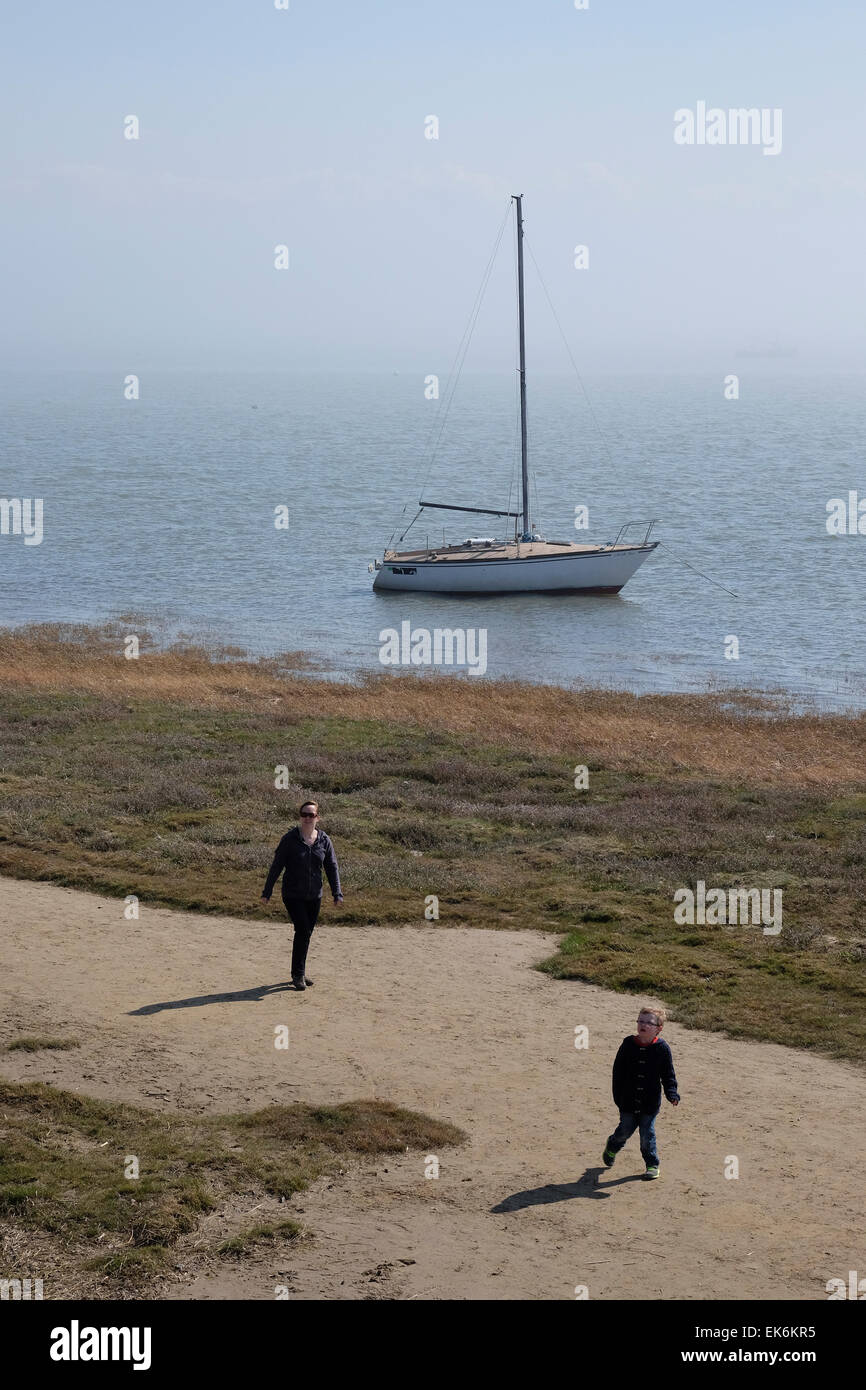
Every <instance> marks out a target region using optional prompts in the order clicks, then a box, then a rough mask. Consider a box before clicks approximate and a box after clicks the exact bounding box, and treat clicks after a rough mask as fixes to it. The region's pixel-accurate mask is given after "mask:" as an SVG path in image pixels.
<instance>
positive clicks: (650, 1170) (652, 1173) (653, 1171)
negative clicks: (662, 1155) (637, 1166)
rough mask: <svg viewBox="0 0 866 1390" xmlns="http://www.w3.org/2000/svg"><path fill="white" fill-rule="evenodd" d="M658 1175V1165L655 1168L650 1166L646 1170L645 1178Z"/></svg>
mask: <svg viewBox="0 0 866 1390" xmlns="http://www.w3.org/2000/svg"><path fill="white" fill-rule="evenodd" d="M658 1176H659V1170H658V1166H656V1167H654V1168H653V1167H648V1168H647V1170H646V1172H645V1173H644V1177H645V1178H657V1177H658Z"/></svg>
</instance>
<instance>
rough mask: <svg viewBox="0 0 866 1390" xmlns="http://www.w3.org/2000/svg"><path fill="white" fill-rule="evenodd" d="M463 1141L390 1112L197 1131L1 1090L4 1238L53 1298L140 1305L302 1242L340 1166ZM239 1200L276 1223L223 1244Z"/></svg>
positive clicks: (381, 1107) (237, 1118)
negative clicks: (308, 1199)
mask: <svg viewBox="0 0 866 1390" xmlns="http://www.w3.org/2000/svg"><path fill="white" fill-rule="evenodd" d="M464 1137H465V1136H464V1135H463V1134H462V1133H461V1131H460V1130H457V1129H455V1128H454V1126H453V1125H448V1124H441V1123H439V1122H437V1121H435V1120H431V1119H429V1118H428V1117H427V1116H424V1115H419V1114H416V1113H415V1112H414V1111H410V1110H401V1109H399V1108H398V1107H397V1106H394V1105H388V1104H385V1103H383V1102H381V1101H356V1102H353V1103H351V1104H345V1105H336V1106H318V1107H316V1106H310V1105H289V1106H269V1107H268V1108H267V1109H265V1110H260V1111H257V1112H255V1113H253V1114H248V1115H214V1116H198V1117H190V1116H187V1115H176V1114H165V1113H159V1112H156V1111H152V1110H144V1109H142V1108H140V1107H138V1106H134V1105H125V1104H113V1103H109V1102H106V1101H101V1100H93V1099H90V1098H88V1097H86V1096H79V1095H73V1094H71V1093H69V1092H67V1091H61V1090H57V1089H55V1088H54V1087H51V1086H45V1085H42V1084H40V1083H37V1084H29V1085H16V1084H13V1083H11V1082H5V1081H2V1080H0V1224H2V1226H3V1229H4V1237H5V1239H6V1240H9V1238H10V1233H12V1232H14V1233H15V1241H14V1244H15V1247H16V1258H17V1260H18V1264H19V1267H20V1268H22V1269H24V1270H27V1269H28V1268H37V1269H40V1270H46V1271H48V1272H47V1275H46V1276H45V1297H46V1298H56V1297H58V1296H61V1294H60V1293H59V1292H58V1288H59V1289H61V1290H64V1291H67V1292H68V1291H69V1290H70V1289H71V1290H73V1291H74V1294H75V1296H76V1297H118V1296H122V1295H123V1294H125V1293H126V1294H130V1293H131V1294H135V1293H137V1292H139V1291H142V1290H144V1289H145V1288H146V1286H147V1283H148V1281H150V1280H151V1279H152V1278H153V1276H155V1275H156V1276H158V1275H160V1274H163V1273H166V1272H167V1271H169V1270H170V1269H172V1268H187V1269H188V1270H189V1272H191V1273H194V1272H198V1271H200V1270H201V1269H202V1268H207V1267H209V1266H210V1267H212V1266H213V1264H214V1262H216V1261H218V1260H224V1259H230V1258H239V1257H243V1256H244V1255H245V1254H247V1253H248V1252H250V1251H251V1250H254V1249H255V1248H256V1247H257V1246H258V1245H261V1244H262V1243H263V1242H268V1243H270V1244H276V1243H278V1242H284V1241H291V1240H294V1239H296V1238H298V1237H299V1236H300V1235H301V1233H302V1228H301V1226H300V1225H299V1223H298V1222H297V1221H295V1220H293V1219H292V1217H291V1207H290V1205H288V1203H289V1201H290V1199H291V1198H292V1196H293V1195H294V1194H295V1193H298V1192H302V1191H303V1190H304V1189H305V1188H306V1187H307V1186H308V1185H309V1184H310V1183H311V1182H312V1181H313V1180H314V1179H315V1178H317V1177H319V1176H321V1175H322V1174H323V1173H331V1172H335V1171H337V1170H338V1169H339V1168H340V1166H341V1161H342V1162H345V1161H346V1160H349V1159H357V1158H359V1157H361V1156H370V1155H376V1154H389V1153H403V1152H405V1151H406V1149H407V1148H409V1149H411V1150H413V1151H414V1150H418V1151H419V1153H420V1154H424V1153H427V1152H430V1151H431V1149H432V1150H433V1151H435V1152H440V1151H441V1150H442V1148H444V1147H445V1146H447V1145H453V1144H459V1143H462V1142H463V1139H464ZM131 1158H135V1159H136V1160H137V1162H138V1176H130V1175H129V1174H130V1173H131V1172H132V1171H133V1170H132V1168H131V1166H130V1159H131ZM418 1171H419V1175H422V1174H423V1167H422V1164H421V1163H420V1161H419V1169H418ZM238 1196H241V1197H242V1198H243V1199H244V1205H245V1207H246V1208H249V1206H250V1204H251V1201H255V1200H256V1199H257V1198H258V1199H260V1201H261V1202H262V1203H264V1204H266V1205H268V1206H269V1207H270V1210H271V1212H272V1213H273V1215H272V1217H271V1219H270V1220H268V1221H266V1222H260V1223H258V1224H256V1225H254V1226H252V1227H249V1226H246V1227H244V1228H242V1229H241V1230H239V1231H234V1232H233V1234H231V1235H230V1236H228V1237H226V1238H224V1237H225V1232H226V1229H228V1228H230V1226H231V1218H230V1212H231V1209H232V1206H233V1201H234V1199H236V1198H237V1197H238ZM268 1199H271V1200H270V1202H268ZM280 1200H282V1201H283V1203H285V1204H286V1205H284V1206H283V1207H282V1208H280V1207H278V1206H277V1205H276V1203H277V1202H279V1201H280ZM223 1214H225V1215H224V1219H223V1220H222V1221H221V1220H220V1218H221V1215H223ZM205 1216H208V1217H210V1218H211V1219H210V1221H209V1223H208V1229H207V1231H205V1230H204V1228H203V1227H202V1220H203V1218H204V1217H205ZM8 1262H9V1255H8V1254H7V1258H6V1263H7V1265H8Z"/></svg>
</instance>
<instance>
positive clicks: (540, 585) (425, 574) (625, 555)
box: [373, 541, 658, 594]
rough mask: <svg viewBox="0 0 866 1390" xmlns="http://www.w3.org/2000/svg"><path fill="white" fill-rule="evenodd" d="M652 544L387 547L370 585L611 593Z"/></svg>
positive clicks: (495, 591)
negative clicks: (495, 552)
mask: <svg viewBox="0 0 866 1390" xmlns="http://www.w3.org/2000/svg"><path fill="white" fill-rule="evenodd" d="M657 545H658V541H651V542H649V543H648V544H646V545H622V546H616V547H603V546H600V547H594V546H586V547H584V548H582V549H576V550H567V551H563V552H561V553H560V554H553V555H551V554H549V553H548V554H542V555H533V554H527V555H525V556H520V557H511V556H509V557H502V558H500V559H493V558H491V559H486V558H484V557H483V556H481V555H479V556H477V557H472V558H467V559H453V558H451V557H447V558H446V557H445V556H439V557H438V558H435V559H433V558H431V559H427V558H416V557H415V556H414V555H412V554H411V553H410V554H405V555H403V556H400V555H398V554H394V553H393V552H389V553H386V556H385V559H384V560H383V561H382V563H381V567H380V568H379V569H378V570H377V571H376V578H375V580H374V581H373V588H374V589H397V590H402V591H404V592H412V591H417V592H419V593H440V594H519V593H547V594H617V593H619V591H620V589H621V588H622V586H623V585H624V584H625V583H626V582H627V581H628V580H629V579H631V576H632V575H633V574H634V572H635V570H637V569H638V568H639V567H640V566H641V565H642V564H643V562H644V560H645V559H646V558H647V556H648V555H650V554H651V553H652V552H653V551H654V550H655V548H656V546H657ZM527 549H528V550H530V551H531V550H532V549H533V547H532V546H528V547H527ZM544 549H545V550H547V549H548V547H546V546H545V547H544Z"/></svg>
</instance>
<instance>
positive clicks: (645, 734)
mask: <svg viewBox="0 0 866 1390" xmlns="http://www.w3.org/2000/svg"><path fill="white" fill-rule="evenodd" d="M130 631H133V632H137V633H138V634H139V635H140V637H141V639H142V641H141V656H140V657H139V659H138V660H127V659H126V658H125V657H124V655H123V638H124V636H125V635H126V633H127V632H130ZM236 655H237V653H236V651H235V650H234V649H223V651H221V652H217V653H214V652H211V651H208V650H205V649H203V648H200V647H176V648H172V649H169V650H160V649H158V648H157V647H156V646H155V644H153V643H152V642H151V641H150V640H149V639H148V636H147V634H146V632H145V631H144V629H143V627H142V625H141V624H139V625H138V626H131V625H123V624H122V623H114V624H106V625H104V626H103V627H101V628H85V627H82V628H76V627H69V626H60V625H39V626H31V627H27V628H21V629H16V630H14V631H0V690H2V689H6V690H9V691H12V690H18V691H23V690H32V691H40V692H57V693H58V694H60V693H70V692H78V693H88V694H92V695H97V696H99V697H100V698H101V699H105V700H110V701H112V702H115V701H116V702H122V701H124V700H127V699H134V700H141V699H147V700H157V701H161V702H166V703H174V702H176V701H179V702H182V703H183V704H186V705H195V706H197V707H199V708H202V709H222V710H245V711H249V712H253V711H256V712H262V711H270V712H272V713H274V714H276V715H277V717H278V721H279V722H292V721H293V720H294V719H297V718H300V717H302V716H303V714H304V713H305V712H306V711H307V710H309V709H310V708H315V709H316V710H317V711H318V712H319V713H320V714H321V715H322V716H323V717H339V718H344V719H355V720H358V719H362V720H364V719H366V720H383V719H384V720H387V721H388V722H389V723H391V724H395V725H396V724H402V725H408V726H413V727H420V728H423V729H425V730H443V731H449V732H453V733H458V734H463V735H471V736H472V737H474V738H478V739H480V740H483V741H484V742H494V743H503V744H509V745H510V746H512V747H513V748H522V749H526V750H532V751H534V752H536V753H537V752H542V751H543V752H548V753H553V752H556V753H564V754H565V756H566V757H568V758H573V760H574V762H575V763H578V762H584V763H589V762H596V763H598V762H603V763H604V764H605V765H606V766H608V767H611V768H622V769H627V770H629V771H631V772H661V771H671V770H678V771H685V770H688V771H691V772H692V773H695V772H701V773H705V774H707V775H709V776H712V777H719V778H723V779H724V780H726V781H737V780H739V779H741V778H747V779H748V780H749V782H750V783H751V784H753V785H754V784H757V783H761V784H768V785H789V786H796V787H804V786H807V787H822V788H826V789H828V790H829V789H832V788H839V787H845V786H849V785H853V784H859V783H860V782H861V781H862V779H863V768H864V767H866V714H859V715H851V716H849V715H842V714H834V715H823V714H821V715H817V714H816V715H795V714H792V713H790V712H789V711H788V710H787V709H786V707H785V704H784V701H781V700H773V699H770V698H769V697H763V696H756V695H754V694H753V693H750V692H747V691H740V692H734V693H731V692H729V691H728V692H724V693H722V692H719V693H717V694H703V695H640V696H637V695H629V694H626V693H622V692H610V691H598V690H580V691H565V690H562V689H560V688H559V687H557V686H548V685H529V684H524V683H520V682H516V681H490V680H485V679H480V680H476V679H469V678H460V677H452V678H449V677H444V676H442V675H441V674H439V673H429V674H424V675H418V674H415V673H412V674H411V675H405V676H403V675H393V674H390V673H383V674H382V675H378V674H377V675H372V676H371V675H364V676H361V677H359V679H358V680H357V682H355V683H354V684H347V683H338V682H334V681H323V680H315V679H310V678H309V677H304V676H299V675H298V674H297V668H298V667H299V665H301V664H302V663H303V662H304V660H305V659H304V658H303V656H302V655H301V654H299V653H286V654H285V655H284V656H283V657H280V658H271V659H262V660H258V661H249V660H238V659H231V660H229V659H228V658H229V657H233V658H234V657H236Z"/></svg>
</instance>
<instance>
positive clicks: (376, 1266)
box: [0, 878, 866, 1300]
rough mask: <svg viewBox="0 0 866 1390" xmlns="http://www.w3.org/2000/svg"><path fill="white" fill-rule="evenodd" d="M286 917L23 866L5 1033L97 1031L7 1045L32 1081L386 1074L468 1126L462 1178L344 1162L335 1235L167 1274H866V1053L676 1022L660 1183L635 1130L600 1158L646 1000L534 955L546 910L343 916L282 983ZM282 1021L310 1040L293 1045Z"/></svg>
mask: <svg viewBox="0 0 866 1390" xmlns="http://www.w3.org/2000/svg"><path fill="white" fill-rule="evenodd" d="M325 913H326V914H327V908H326V909H325ZM272 923H273V924H264V923H259V922H247V921H243V920H239V919H233V918H226V917H204V916H200V915H195V914H189V913H182V912H168V911H163V910H156V909H148V908H147V907H146V906H143V907H142V911H141V918H140V920H139V921H138V922H127V921H125V920H124V918H123V914H122V904H121V903H119V902H117V901H115V900H112V899H106V898H99V897H96V896H94V895H91V894H87V893H78V892H73V891H70V890H68V889H63V888H57V887H55V886H53V885H50V884H37V883H27V882H18V881H15V880H10V879H5V878H3V879H0V989H2V994H3V996H4V1008H3V1023H2V1040H3V1041H8V1039H9V1038H11V1037H12V1036H15V1035H17V1034H20V1033H21V1032H28V1033H32V1032H48V1033H50V1032H52V1031H53V1032H57V1031H58V1030H62V1032H63V1033H65V1034H67V1035H68V1034H70V1033H73V1034H75V1035H76V1036H77V1037H79V1038H80V1039H81V1041H82V1043H83V1046H82V1047H80V1048H78V1049H76V1050H74V1051H70V1052H42V1053H36V1054H27V1053H22V1052H12V1053H4V1054H3V1057H2V1062H0V1070H2V1072H3V1074H4V1075H6V1076H7V1077H10V1078H12V1079H15V1080H23V1079H25V1078H34V1079H37V1078H38V1079H40V1080H45V1081H50V1082H52V1083H54V1084H55V1085H59V1086H64V1087H69V1088H71V1089H74V1090H78V1091H82V1092H86V1093H87V1094H90V1095H94V1096H105V1097H111V1098H124V1099H129V1100H134V1101H136V1102H140V1103H142V1104H144V1105H149V1106H156V1107H160V1106H163V1105H164V1106H167V1107H169V1108H177V1109H180V1110H183V1109H192V1110H200V1111H220V1110H228V1109H253V1108H257V1107H259V1106H262V1105H266V1104H268V1103H271V1102H287V1101H291V1100H309V1101H321V1102H325V1103H328V1102H334V1101H339V1100H351V1099H359V1098H362V1097H370V1096H374V1097H378V1098H380V1099H383V1100H391V1101H394V1102H396V1103H398V1104H401V1105H406V1106H409V1107H412V1108H415V1109H419V1110H423V1111H426V1112H427V1113H428V1114H430V1115H433V1116H437V1117H439V1118H442V1119H447V1120H450V1121H452V1122H454V1123H455V1124H457V1125H459V1126H461V1127H462V1128H463V1129H465V1130H466V1131H467V1132H468V1134H469V1136H470V1142H469V1144H467V1145H466V1146H465V1147H464V1148H462V1149H457V1150H448V1151H445V1152H443V1153H442V1154H439V1155H438V1157H439V1159H440V1164H441V1167H440V1176H439V1178H438V1179H425V1177H424V1165H423V1156H422V1155H418V1154H411V1155H403V1156H401V1157H399V1158H398V1159H396V1160H393V1159H384V1160H381V1159H380V1160H376V1161H375V1162H373V1161H368V1162H364V1163H361V1164H358V1165H352V1167H351V1170H350V1171H349V1173H347V1174H346V1175H344V1176H343V1177H342V1178H338V1179H337V1180H336V1181H334V1180H330V1179H328V1180H325V1179H323V1180H321V1181H320V1182H319V1183H317V1184H316V1185H315V1186H314V1187H313V1188H312V1189H310V1190H309V1191H308V1192H306V1193H304V1194H301V1195H300V1196H299V1197H298V1198H297V1200H296V1202H295V1203H293V1207H294V1208H297V1209H300V1210H301V1211H303V1216H302V1218H301V1219H302V1220H303V1221H304V1222H305V1223H306V1224H307V1225H309V1227H311V1229H312V1230H313V1232H314V1233H315V1236H316V1239H315V1240H312V1241H309V1242H306V1243H304V1244H303V1245H301V1246H298V1247H295V1248H292V1250H291V1254H290V1255H288V1256H282V1257H281V1256H280V1255H275V1254H274V1253H273V1252H272V1251H271V1252H265V1253H263V1254H261V1255H260V1256H259V1255H255V1256H252V1257H250V1258H249V1259H248V1260H246V1261H245V1262H243V1263H242V1264H240V1265H237V1266H229V1267H224V1268H219V1267H218V1268H216V1269H215V1270H213V1271H210V1270H208V1271H206V1272H204V1273H202V1274H199V1275H198V1277H196V1278H193V1276H192V1275H189V1274H187V1275H184V1274H179V1275H178V1277H177V1280H176V1281H175V1283H174V1284H168V1283H167V1284H166V1285H165V1286H164V1287H163V1288H161V1290H160V1292H161V1294H162V1296H166V1297H181V1298H185V1297H194V1298H223V1297H244V1298H273V1297H274V1287H275V1285H276V1284H277V1283H285V1284H286V1285H287V1286H288V1287H289V1289H290V1292H291V1297H293V1298H320V1297H326V1298H334V1297H336V1298H359V1297H360V1298H364V1297H390V1298H394V1297H396V1298H455V1297H456V1298H472V1297H475V1298H492V1299H503V1298H534V1299H569V1298H573V1297H574V1289H575V1286H576V1285H579V1284H583V1285H586V1286H587V1287H588V1290H589V1296H590V1298H665V1299H671V1298H677V1299H688V1298H707V1297H709V1298H743V1299H745V1298H753V1297H769V1298H778V1299H816V1298H817V1299H822V1300H823V1299H825V1298H826V1292H825V1288H824V1286H825V1283H826V1281H827V1279H829V1278H832V1277H841V1278H845V1279H847V1275H848V1271H849V1269H857V1270H861V1271H863V1272H866V1250H864V1246H863V1240H862V1235H861V1232H862V1229H863V1197H862V1190H863V1180H862V1171H861V1162H862V1159H861V1155H862V1138H863V1115H864V1113H866V1076H864V1075H863V1074H862V1073H860V1072H859V1071H857V1070H856V1069H855V1068H854V1067H852V1066H849V1065H847V1064H844V1063H838V1062H831V1061H826V1060H823V1059H820V1058H816V1057H810V1056H809V1055H807V1054H805V1053H803V1052H796V1051H793V1050H788V1049H785V1048H781V1047H777V1046H773V1045H768V1044H761V1043H748V1042H734V1041H729V1040H726V1039H724V1038H722V1037H721V1036H719V1035H715V1034H710V1033H700V1032H690V1031H687V1030H685V1029H682V1028H678V1027H677V1026H676V1025H675V1024H668V1026H667V1028H666V1030H665V1036H666V1037H667V1039H668V1041H669V1042H670V1043H671V1046H672V1048H673V1051H674V1058H675V1062H676V1066H677V1074H678V1077H679V1081H680V1089H681V1092H682V1095H683V1103H682V1105H681V1106H680V1107H679V1109H677V1110H674V1109H672V1107H670V1106H669V1105H667V1103H666V1102H663V1107H664V1108H663V1112H662V1116H661V1118H660V1121H659V1125H658V1133H659V1146H660V1153H661V1160H662V1178H661V1180H660V1181H659V1182H657V1183H646V1182H643V1181H640V1180H636V1179H639V1175H640V1173H641V1172H642V1168H643V1165H642V1162H641V1159H640V1153H639V1151H638V1148H637V1138H636V1136H635V1138H634V1139H632V1140H631V1141H630V1142H629V1145H628V1147H627V1148H626V1149H625V1150H624V1151H623V1153H622V1154H621V1155H620V1157H619V1158H618V1160H617V1164H616V1166H615V1168H614V1169H613V1170H612V1171H611V1172H610V1173H607V1172H606V1171H605V1170H603V1169H602V1168H601V1165H600V1158H599V1156H600V1153H601V1150H602V1148H603V1142H604V1139H605V1138H606V1136H607V1134H608V1133H609V1132H610V1130H611V1129H612V1128H613V1125H614V1122H615V1118H616V1116H615V1111H614V1110H613V1106H612V1101H611V1097H610V1068H611V1062H612V1059H613V1056H614V1053H615V1051H616V1048H617V1046H618V1044H619V1042H620V1040H621V1038H622V1037H623V1035H624V1034H625V1033H626V1032H630V1031H632V1022H633V1019H634V1018H636V1016H637V1014H636V1006H637V1005H638V1004H639V1003H643V1002H646V1001H645V1000H644V999H643V998H641V999H632V998H630V997H629V996H625V995H617V994H611V993H608V992H607V991H605V990H601V989H597V988H595V987H594V986H586V985H579V984H575V983H564V982H558V981H552V980H549V979H548V978H547V977H545V976H543V975H540V974H538V973H537V972H535V971H533V970H532V969H531V966H532V964H533V962H535V961H537V960H539V959H541V958H542V957H543V956H546V955H549V954H550V953H551V951H552V950H553V949H554V941H553V939H552V938H551V937H548V936H542V935H541V934H539V933H535V932H500V933H495V932H484V931H473V930H469V929H462V930H453V929H448V928H446V927H442V926H433V925H426V926H418V927H404V928H402V929H390V930H389V929H382V928H347V927H333V926H328V925H327V916H326V920H325V923H324V924H323V925H322V926H320V927H318V928H317V929H316V933H315V935H314V937H313V945H312V949H311V953H310V960H309V969H310V973H311V974H312V976H313V978H314V980H315V981H316V984H315V987H314V988H313V989H311V990H308V991H307V992H306V993H305V994H300V995H299V994H296V993H295V992H294V991H287V990H284V989H276V990H274V986H278V985H281V984H282V983H283V982H285V981H287V980H288V977H289V969H288V962H289V950H288V943H289V932H288V930H287V924H284V919H283V917H282V909H281V908H280V909H277V907H276V906H275V907H274V909H273V919H272ZM178 1001H186V1005H185V1006H179V1005H178ZM167 1003H174V1004H175V1007H156V1006H158V1005H163V1006H164V1005H165V1004H167ZM282 1023H285V1024H288V1026H289V1029H290V1039H291V1042H290V1048H289V1051H288V1053H286V1052H278V1051H276V1050H275V1048H274V1046H273V1038H274V1032H273V1030H274V1027H275V1026H276V1025H277V1024H282ZM578 1024H584V1025H586V1026H588V1028H589V1041H590V1046H589V1048H588V1049H587V1050H580V1051H578V1050H576V1049H575V1047H574V1029H575V1026H576V1025H578ZM728 1155H736V1157H737V1158H738V1160H739V1165H740V1176H739V1178H738V1179H735V1180H731V1179H726V1178H725V1177H724V1166H725V1161H726V1157H727V1156H728ZM599 1175H600V1181H599ZM253 1200H254V1199H252V1198H251V1199H250V1205H251V1206H252V1203H253ZM497 1208H498V1210H497ZM278 1211H279V1212H281V1213H283V1214H285V1213H286V1211H287V1208H286V1207H285V1206H283V1207H279V1208H278ZM262 1215H263V1212H262V1211H261V1210H258V1211H256V1212H255V1215H254V1216H252V1217H250V1219H249V1220H247V1219H246V1218H247V1217H248V1216H249V1213H248V1212H239V1213H238V1219H239V1221H240V1224H251V1222H252V1221H253V1220H257V1219H261V1217H262Z"/></svg>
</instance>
